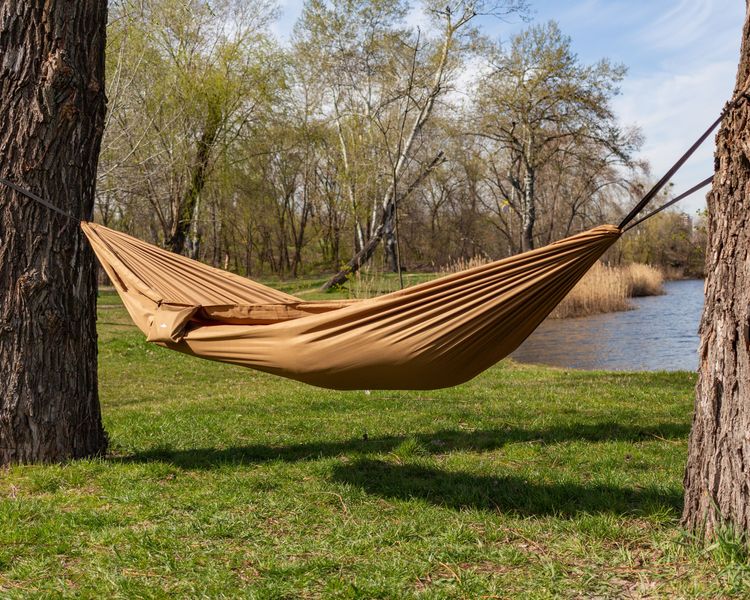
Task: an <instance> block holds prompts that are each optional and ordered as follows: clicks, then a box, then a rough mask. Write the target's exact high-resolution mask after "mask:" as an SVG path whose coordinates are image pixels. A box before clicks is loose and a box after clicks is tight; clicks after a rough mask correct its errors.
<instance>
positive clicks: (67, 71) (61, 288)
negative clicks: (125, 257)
mask: <svg viewBox="0 0 750 600" xmlns="http://www.w3.org/2000/svg"><path fill="white" fill-rule="evenodd" d="M106 22H107V5H106V2H105V1H104V0H80V1H79V2H66V1H63V0H49V1H48V2H21V3H16V4H14V8H13V9H12V10H7V9H6V8H5V7H3V8H2V9H0V56H3V57H4V58H5V60H3V61H2V64H1V66H0V156H2V157H3V160H2V162H1V163H0V175H2V177H4V178H6V179H9V180H12V181H14V182H16V183H18V184H19V185H21V186H23V187H25V188H28V189H30V190H32V191H34V192H35V193H37V194H38V195H40V196H43V197H45V198H47V199H49V200H50V201H52V202H54V203H55V204H56V205H58V206H59V207H60V208H62V209H63V210H65V211H69V212H70V214H72V215H74V216H76V217H79V218H89V216H90V214H91V212H92V209H93V202H94V184H95V182H96V169H97V157H98V155H99V147H100V141H101V135H102V129H103V125H104V112H105V96H104V44H105V33H106V30H105V27H106ZM11 57H12V59H11V60H8V58H11ZM0 187H2V186H0ZM95 307H96V280H95V270H94V259H93V254H92V252H91V250H90V248H89V246H88V243H87V241H86V239H85V238H84V236H83V234H82V232H81V230H80V229H79V227H78V224H77V222H76V221H75V220H73V219H68V218H65V217H64V216H61V215H59V214H56V213H53V212H50V211H49V210H48V209H46V208H44V207H42V206H40V205H38V204H36V203H34V202H31V201H29V200H28V199H27V198H25V197H24V196H21V195H20V194H17V193H14V192H11V191H9V190H8V189H7V188H5V187H2V189H0V381H2V386H1V387H0V464H4V463H11V462H49V461H61V460H66V459H70V458H77V457H83V456H92V455H96V454H99V453H102V452H104V450H105V449H106V446H107V439H106V435H105V433H104V429H103V427H102V423H101V417H100V412H99V399H98V395H97V360H96V352H97V350H96V310H95Z"/></svg>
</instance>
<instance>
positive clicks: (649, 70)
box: [274, 0, 745, 213]
mask: <svg viewBox="0 0 750 600" xmlns="http://www.w3.org/2000/svg"><path fill="white" fill-rule="evenodd" d="M529 3H530V5H531V9H532V15H531V18H532V22H536V23H543V22H546V21H549V20H555V21H557V22H558V23H559V25H560V28H561V29H562V31H563V32H564V33H565V34H567V35H568V36H570V37H571V39H572V44H573V49H574V50H575V52H576V53H577V54H578V56H579V58H580V59H581V61H582V62H585V63H593V62H596V61H597V60H599V59H601V58H609V59H610V60H612V61H614V62H618V63H622V64H624V65H625V66H627V67H628V74H627V76H626V77H625V79H624V81H623V83H622V85H621V93H620V95H619V96H617V97H616V98H615V99H614V101H613V107H614V109H615V112H616V114H617V116H618V118H619V120H620V123H621V124H622V125H624V126H630V125H637V126H638V127H640V128H641V131H642V132H643V135H644V137H645V142H644V145H643V147H642V150H641V153H640V156H639V157H640V158H644V159H647V160H648V161H649V163H650V164H651V168H652V175H653V176H654V178H658V177H660V176H661V175H662V174H663V173H664V171H666V170H667V169H668V168H669V167H670V166H671V165H672V163H673V162H674V161H675V160H677V158H678V157H679V156H680V155H681V154H682V153H683V152H684V151H685V150H686V149H687V148H688V147H689V146H690V145H691V144H692V143H693V142H694V141H695V140H696V139H697V138H698V137H699V136H700V134H701V133H703V131H704V130H705V129H706V127H707V126H708V125H709V124H711V123H712V122H713V121H714V120H715V119H716V117H717V116H718V115H719V113H720V112H721V109H722V107H723V105H724V103H725V102H726V101H727V100H729V98H730V96H731V94H732V90H733V88H734V83H735V77H736V72H737V61H738V58H739V47H740V40H741V33H742V24H743V18H744V11H745V3H744V2H742V1H741V0H569V1H568V0H529ZM302 4H303V0H282V1H281V17H280V19H279V20H278V22H277V23H276V24H275V26H274V29H275V32H276V34H277V35H278V37H279V38H281V39H282V40H284V39H288V37H289V34H290V32H291V29H292V26H293V25H294V22H295V21H296V19H297V17H298V16H299V13H300V11H301V9H302ZM410 19H411V20H413V22H414V23H415V24H416V23H420V22H421V21H422V18H421V16H420V11H419V8H418V7H417V6H416V5H415V8H414V10H413V11H412V14H411V16H410ZM526 26H527V24H526V23H523V22H521V21H520V20H519V19H511V20H509V21H500V20H497V19H490V18H483V19H482V20H481V29H482V30H483V31H484V33H485V34H486V35H488V36H490V37H492V38H493V39H499V40H501V41H502V40H507V39H508V38H509V37H510V36H512V35H513V34H514V33H517V32H519V31H521V30H522V29H523V28H524V27H526ZM712 155H713V138H710V139H709V140H707V141H706V143H705V144H704V146H703V147H702V148H701V149H700V150H699V151H698V152H696V154H695V155H694V156H693V158H692V159H691V160H690V161H689V162H688V163H687V164H686V165H685V166H684V167H683V168H682V170H681V171H680V172H679V173H678V174H677V175H676V176H675V177H674V179H673V182H674V184H675V185H674V191H675V192H676V193H679V192H681V191H683V190H685V189H687V188H689V187H691V186H692V185H693V184H695V183H697V182H698V181H701V180H703V179H705V178H706V177H708V176H709V175H711V174H712V173H713V158H712ZM704 197H705V194H704V193H703V192H698V193H696V194H695V195H694V196H692V197H691V198H690V199H687V200H684V201H683V202H682V203H681V204H680V207H681V208H682V210H684V211H686V212H688V213H694V212H695V211H697V210H699V209H701V208H703V207H704V206H705V201H704Z"/></svg>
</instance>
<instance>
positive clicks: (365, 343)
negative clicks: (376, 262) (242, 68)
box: [81, 222, 621, 390]
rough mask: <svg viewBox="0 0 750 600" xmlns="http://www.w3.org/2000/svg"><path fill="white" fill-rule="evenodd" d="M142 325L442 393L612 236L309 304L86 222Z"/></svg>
mask: <svg viewBox="0 0 750 600" xmlns="http://www.w3.org/2000/svg"><path fill="white" fill-rule="evenodd" d="M81 228H82V229H83V231H84V233H85V234H86V236H87V237H88V239H89V241H90V242H91V246H92V247H93V249H94V252H95V253H96V255H97V257H98V258H99V261H100V262H101V264H102V266H103V267H104V269H105V271H106V272H107V274H108V275H109V277H110V279H111V280H112V282H113V284H114V286H115V288H116V289H117V292H118V293H119V295H120V297H121V298H122V300H123V303H124V304H125V308H126V309H127V310H128V312H129V313H130V316H131V317H132V319H133V321H134V322H135V324H136V325H137V326H138V327H139V328H140V329H141V331H143V333H144V334H146V335H147V336H148V340H149V341H151V342H154V343H156V344H158V345H160V346H164V347H167V348H170V349H172V350H178V351H180V352H184V353H186V354H191V355H193V356H199V357H202V358H208V359H211V360H218V361H221V362H227V363H232V364H236V365H241V366H243V367H250V368H253V369H257V370H259V371H266V372H268V373H273V374H275V375H281V376H283V377H288V378H290V379H296V380H298V381H303V382H305V383H309V384H312V385H316V386H320V387H326V388H332V389H339V390H352V389H421V390H426V389H435V388H442V387H449V386H453V385H457V384H459V383H463V382H465V381H468V380H469V379H471V378H472V377H474V376H476V375H477V374H479V373H481V372H482V371H484V370H485V369H487V368H488V367H490V366H492V365H494V364H495V363H496V362H498V361H499V360H501V359H502V358H504V357H505V356H507V355H508V354H510V353H511V352H513V350H515V349H516V348H517V347H518V346H519V345H520V344H521V342H523V341H524V340H525V339H526V338H527V337H528V336H529V335H530V334H531V333H532V332H533V331H534V330H535V329H536V328H537V326H538V325H539V324H540V323H541V322H542V321H543V320H544V319H545V317H547V315H548V314H549V313H550V312H551V311H552V309H553V308H554V307H555V306H556V305H557V304H558V303H559V302H560V301H561V300H562V299H563V298H564V297H565V295H566V294H567V293H568V292H569V291H570V290H571V289H572V288H573V286H574V285H575V284H576V283H577V282H578V281H579V280H580V279H581V277H583V275H584V274H585V273H586V272H587V271H588V270H589V268H590V267H591V266H592V265H593V264H594V263H595V262H596V261H597V259H598V258H599V257H600V256H601V255H602V254H603V253H604V252H605V251H606V250H607V248H609V247H610V246H611V245H612V244H613V243H614V242H615V241H617V239H619V237H620V234H621V231H620V229H619V228H618V227H615V226H613V225H603V226H600V227H596V228H594V229H591V230H589V231H586V232H584V233H580V234H578V235H574V236H572V237H569V238H566V239H564V240H562V241H559V242H556V243H554V244H551V245H549V246H545V247H543V248H539V249H537V250H532V251H530V252H525V253H523V254H519V255H516V256H512V257H510V258H506V259H504V260H500V261H497V262H493V263H490V264H487V265H484V266H481V267H477V268H474V269H470V270H467V271H463V272H460V273H456V274H454V275H448V276H446V277H442V278H440V279H436V280H433V281H429V282H427V283H423V284H421V285H417V286H414V287H410V288H407V289H404V290H401V291H398V292H394V293H391V294H386V295H384V296H379V297H377V298H372V299H368V300H359V301H332V302H305V301H304V300H301V299H300V298H296V297H294V296H291V295H289V294H285V293H283V292H279V291H277V290H274V289H272V288H269V287H266V286H264V285H261V284H259V283H256V282H254V281H251V280H249V279H245V278H243V277H240V276H238V275H234V274H232V273H228V272H226V271H222V270H220V269H215V268H213V267H209V266H208V265H204V264H203V263H200V262H197V261H194V260H191V259H189V258H186V257H184V256H180V255H177V254H173V253H171V252H167V251H166V250H162V249H160V248H158V247H156V246H152V245H151V244H148V243H146V242H143V241H141V240H138V239H136V238H134V237H131V236H129V235H126V234H124V233H120V232H118V231H114V230H112V229H108V228H107V227H104V226H102V225H95V224H94V223H87V222H82V223H81Z"/></svg>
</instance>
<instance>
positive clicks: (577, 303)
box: [348, 256, 664, 319]
mask: <svg viewBox="0 0 750 600" xmlns="http://www.w3.org/2000/svg"><path fill="white" fill-rule="evenodd" d="M488 262H489V261H488V260H487V259H486V258H484V257H480V256H475V257H474V258H471V259H458V260H455V261H453V262H451V263H449V264H447V265H445V266H443V267H441V268H440V270H439V272H438V273H437V275H438V276H443V275H449V274H451V273H458V272H460V271H465V270H467V269H473V268H474V267H479V266H482V265H485V264H487V263H488ZM663 283H664V276H663V275H662V272H661V271H660V270H659V269H656V268H654V267H651V266H649V265H644V264H639V263H634V264H631V265H625V266H620V267H612V266H608V265H604V264H602V263H601V262H597V263H596V264H595V265H594V266H593V267H592V268H591V270H590V271H589V272H588V273H586V275H585V276H584V277H583V279H581V281H579V282H578V284H577V285H576V286H575V287H574V288H573V289H572V290H571V292H570V293H569V294H568V295H567V296H566V297H565V299H564V300H563V301H562V302H561V303H560V304H559V305H558V306H557V308H555V310H554V311H552V314H551V315H550V318H553V319H567V318H571V317H584V316H586V315H594V314H599V313H608V312H615V311H620V310H628V309H629V308H631V305H630V302H629V301H628V299H629V298H631V297H638V296H657V295H659V294H663V293H664V285H663ZM348 287H349V296H350V297H351V298H371V297H373V296H377V295H379V294H385V293H388V292H393V291H395V290H397V289H398V280H397V279H394V278H392V277H391V278H388V277H386V276H384V275H383V274H382V273H370V272H366V271H365V272H358V273H356V274H355V275H354V276H353V277H352V278H351V279H350V281H349V286H348Z"/></svg>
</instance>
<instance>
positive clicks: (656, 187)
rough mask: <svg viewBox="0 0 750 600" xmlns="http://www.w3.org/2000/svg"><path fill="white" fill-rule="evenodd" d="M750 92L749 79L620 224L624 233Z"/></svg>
mask: <svg viewBox="0 0 750 600" xmlns="http://www.w3.org/2000/svg"><path fill="white" fill-rule="evenodd" d="M748 90H750V78H748V81H746V82H745V85H744V86H743V87H742V90H741V91H740V92H739V93H738V94H737V95H736V96H735V97H734V98H733V99H732V100H730V101H729V102H728V103H727V105H726V106H725V107H724V110H722V111H721V114H720V115H719V118H718V119H716V120H715V121H714V122H713V123H711V125H710V126H709V127H708V129H706V131H704V132H703V135H701V136H700V137H699V138H698V139H697V141H696V142H695V143H694V144H693V145H692V146H690V148H688V150H687V152H685V154H683V155H682V156H680V158H678V159H677V162H676V163H675V164H673V165H672V167H671V168H670V169H669V171H667V172H666V174H665V175H664V177H662V178H661V179H660V180H659V181H657V182H656V185H654V187H652V188H651V189H650V190H649V191H648V192H647V193H646V195H645V196H643V198H641V200H640V201H639V202H638V204H636V205H635V207H634V208H633V210H631V211H630V212H629V213H628V216H626V217H625V218H624V219H623V220H622V223H620V225H619V227H620V229H622V230H623V231H624V230H625V226H626V225H627V224H628V223H630V221H632V220H633V219H634V218H635V217H636V215H638V213H639V212H641V211H642V210H643V209H644V207H645V206H646V205H647V204H648V203H649V202H651V200H653V199H654V197H655V196H656V194H658V193H659V192H660V191H661V189H662V188H663V187H664V186H665V185H667V183H668V182H669V180H670V179H672V176H673V175H674V174H675V173H676V172H677V171H678V170H679V168H680V167H681V166H682V165H684V164H685V161H686V160H687V159H688V158H690V157H691V156H692V155H693V153H694V152H695V151H696V150H697V149H698V148H699V147H700V145H701V144H702V143H703V142H705V141H706V138H707V137H708V136H709V135H711V132H712V131H713V130H714V129H716V128H717V127H718V126H719V123H721V121H722V120H723V119H724V117H725V116H726V114H727V113H728V112H729V111H730V110H732V109H733V108H734V107H735V106H737V105H738V104H739V103H740V102H741V101H742V100H744V99H745V98H746V95H747V93H748Z"/></svg>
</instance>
